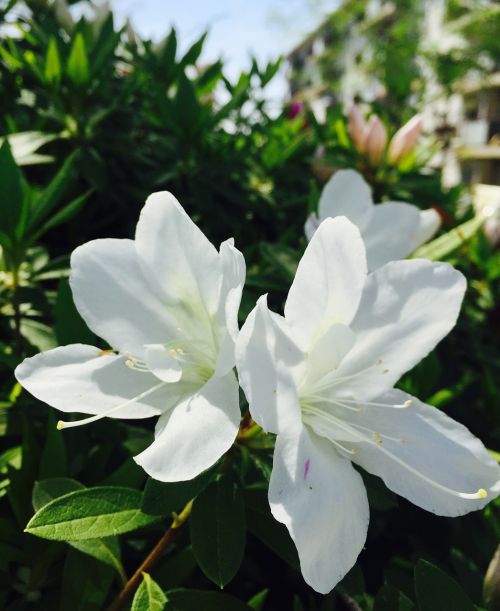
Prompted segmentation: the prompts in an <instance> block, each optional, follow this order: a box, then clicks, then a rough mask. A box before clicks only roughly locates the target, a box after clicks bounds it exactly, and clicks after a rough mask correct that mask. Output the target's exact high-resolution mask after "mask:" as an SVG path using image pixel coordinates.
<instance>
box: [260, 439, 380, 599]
mask: <svg viewBox="0 0 500 611" xmlns="http://www.w3.org/2000/svg"><path fill="white" fill-rule="evenodd" d="M269 503H270V505H271V511H272V513H273V515H274V517H275V518H276V519H277V520H278V521H279V522H282V523H283V524H285V526H286V527H287V528H288V531H289V532H290V535H291V537H292V539H293V540H294V542H295V545H296V547H297V551H298V553H299V559H300V567H301V571H302V575H303V576H304V579H305V580H306V582H307V583H308V584H309V585H310V586H311V587H313V588H314V589H315V590H316V591H318V592H321V593H323V594H326V593H327V592H329V591H330V590H331V589H332V588H333V587H334V586H335V585H336V584H337V583H338V582H339V581H340V580H341V579H342V578H343V577H344V575H345V574H346V573H347V572H348V571H349V570H350V569H351V567H352V566H353V565H354V563H355V562H356V559H357V557H358V555H359V553H360V552H361V550H362V548H363V545H364V543H365V540H366V532H367V528H368V520H369V509H368V499H367V497H366V491H365V487H364V485H363V480H362V479H361V476H360V475H359V473H357V472H356V471H355V470H354V468H353V467H352V465H351V463H350V461H349V460H346V459H345V458H343V457H342V456H340V455H339V454H338V453H337V452H336V450H335V449H334V447H333V445H332V444H331V443H329V442H328V441H327V440H326V439H322V438H321V437H318V436H316V435H315V434H314V433H312V432H309V431H308V430H307V429H306V428H303V429H302V431H301V433H300V434H299V435H298V436H296V435H278V438H277V440H276V447H275V450H274V460H273V471H272V475H271V481H270V484H269Z"/></svg>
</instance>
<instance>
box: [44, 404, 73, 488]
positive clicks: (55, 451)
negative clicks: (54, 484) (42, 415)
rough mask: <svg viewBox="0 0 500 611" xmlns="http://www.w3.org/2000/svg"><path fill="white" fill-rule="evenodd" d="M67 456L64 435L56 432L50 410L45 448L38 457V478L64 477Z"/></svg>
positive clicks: (52, 412)
mask: <svg viewBox="0 0 500 611" xmlns="http://www.w3.org/2000/svg"><path fill="white" fill-rule="evenodd" d="M66 470H67V455H66V444H65V441H64V435H61V432H60V431H58V430H57V422H56V419H55V417H54V411H53V410H50V411H49V412H48V417H47V432H46V435H45V446H44V448H43V450H42V456H41V457H40V470H39V472H38V477H39V478H40V479H45V478H48V477H58V476H64V475H66Z"/></svg>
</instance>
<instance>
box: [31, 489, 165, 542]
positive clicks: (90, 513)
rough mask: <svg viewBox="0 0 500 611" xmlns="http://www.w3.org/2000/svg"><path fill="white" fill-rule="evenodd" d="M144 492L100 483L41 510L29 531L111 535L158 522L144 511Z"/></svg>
mask: <svg viewBox="0 0 500 611" xmlns="http://www.w3.org/2000/svg"><path fill="white" fill-rule="evenodd" d="M141 502H142V494H141V493H140V492H138V491H137V490H133V489H132V488H119V487H111V486H100V487H95V488H88V489H85V490H77V491H75V492H70V493H69V494H66V495H64V496H62V497H60V498H57V499H55V500H53V501H51V502H50V503H48V504H47V505H45V506H44V507H42V509H40V511H38V512H37V513H36V514H35V515H34V516H33V517H32V518H31V520H30V521H29V523H28V525H27V526H26V532H28V533H30V534H32V535H36V536H37V537H42V538H43V539H53V540H56V541H80V540H82V539H95V538H99V537H109V536H111V535H118V534H121V533H124V532H130V531H133V530H137V529H138V528H142V527H144V526H149V525H150V524H153V523H155V522H157V521H158V519H159V518H158V516H151V515H148V514H145V513H143V512H142V511H141Z"/></svg>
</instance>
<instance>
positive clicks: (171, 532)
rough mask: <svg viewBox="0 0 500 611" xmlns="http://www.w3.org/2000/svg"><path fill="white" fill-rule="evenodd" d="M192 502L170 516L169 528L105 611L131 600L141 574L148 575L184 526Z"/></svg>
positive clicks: (117, 608) (112, 609)
mask: <svg viewBox="0 0 500 611" xmlns="http://www.w3.org/2000/svg"><path fill="white" fill-rule="evenodd" d="M192 505H193V501H189V503H187V505H186V506H185V507H184V509H183V510H182V511H181V513H180V514H175V513H174V514H172V515H173V518H174V519H173V521H172V524H171V526H170V528H169V529H168V530H167V531H166V532H165V533H164V535H163V536H162V537H161V539H160V540H159V541H158V543H157V544H156V545H155V546H154V548H153V549H152V550H151V552H150V553H149V554H148V555H147V556H146V558H145V559H144V560H143V562H142V563H141V565H140V566H139V568H138V569H137V570H136V571H135V573H134V574H133V575H132V577H131V578H130V579H129V580H128V581H127V583H126V584H125V585H124V586H123V590H122V591H121V592H120V594H118V596H117V597H116V598H115V600H114V601H113V602H112V603H111V605H110V606H109V607H108V609H107V611H118V610H119V609H122V608H123V606H124V605H125V604H126V603H127V602H128V601H129V600H130V599H131V598H132V596H133V594H134V593H135V591H136V590H137V588H138V586H139V584H140V582H141V580H142V574H143V573H149V571H151V569H152V568H153V567H154V566H155V564H156V563H157V562H158V560H160V558H161V557H162V555H163V553H164V552H165V550H166V549H167V548H168V547H169V546H170V544H171V543H172V541H173V540H174V537H175V534H176V531H177V530H178V529H179V528H180V527H181V526H182V525H183V524H184V522H185V521H186V520H187V519H188V518H189V515H190V513H191V507H192Z"/></svg>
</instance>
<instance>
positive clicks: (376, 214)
mask: <svg viewBox="0 0 500 611" xmlns="http://www.w3.org/2000/svg"><path fill="white" fill-rule="evenodd" d="M318 213H319V218H318V217H317V216H316V215H315V214H311V215H310V216H309V218H308V219H307V221H306V224H305V233H306V236H307V239H308V240H310V239H311V238H312V236H313V234H314V232H315V231H316V229H317V228H318V226H319V224H320V222H321V221H323V220H325V219H326V218H328V217H336V216H346V217H347V218H348V219H349V220H350V221H351V222H353V223H354V224H355V225H357V226H358V229H359V230H360V231H361V235H362V236H363V240H364V242H365V247H366V256H367V258H368V268H369V269H370V270H374V269H377V267H380V266H381V265H384V264H385V263H388V262H389V261H395V260H397V259H404V258H405V257H406V256H407V255H409V254H410V253H412V252H413V251H414V250H415V249H417V248H418V247H419V246H420V245H422V244H424V243H425V242H427V241H428V240H429V239H430V238H431V237H432V236H433V235H434V234H435V233H436V231H437V230H438V229H439V225H440V224H441V220H440V218H439V214H438V213H437V212H436V211H435V210H433V209H432V208H430V209H428V210H419V209H418V208H417V207H416V206H412V205H411V204H406V203H404V202H384V203H383V204H377V205H374V204H373V200H372V195H371V190H370V187H369V185H368V184H367V183H366V182H365V180H364V179H363V177H362V176H361V174H358V173H357V172H355V171H354V170H340V171H338V172H336V173H335V174H334V176H333V177H332V178H330V180H329V181H328V182H327V183H326V185H325V187H324V189H323V191H322V193H321V197H320V200H319V206H318Z"/></svg>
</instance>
